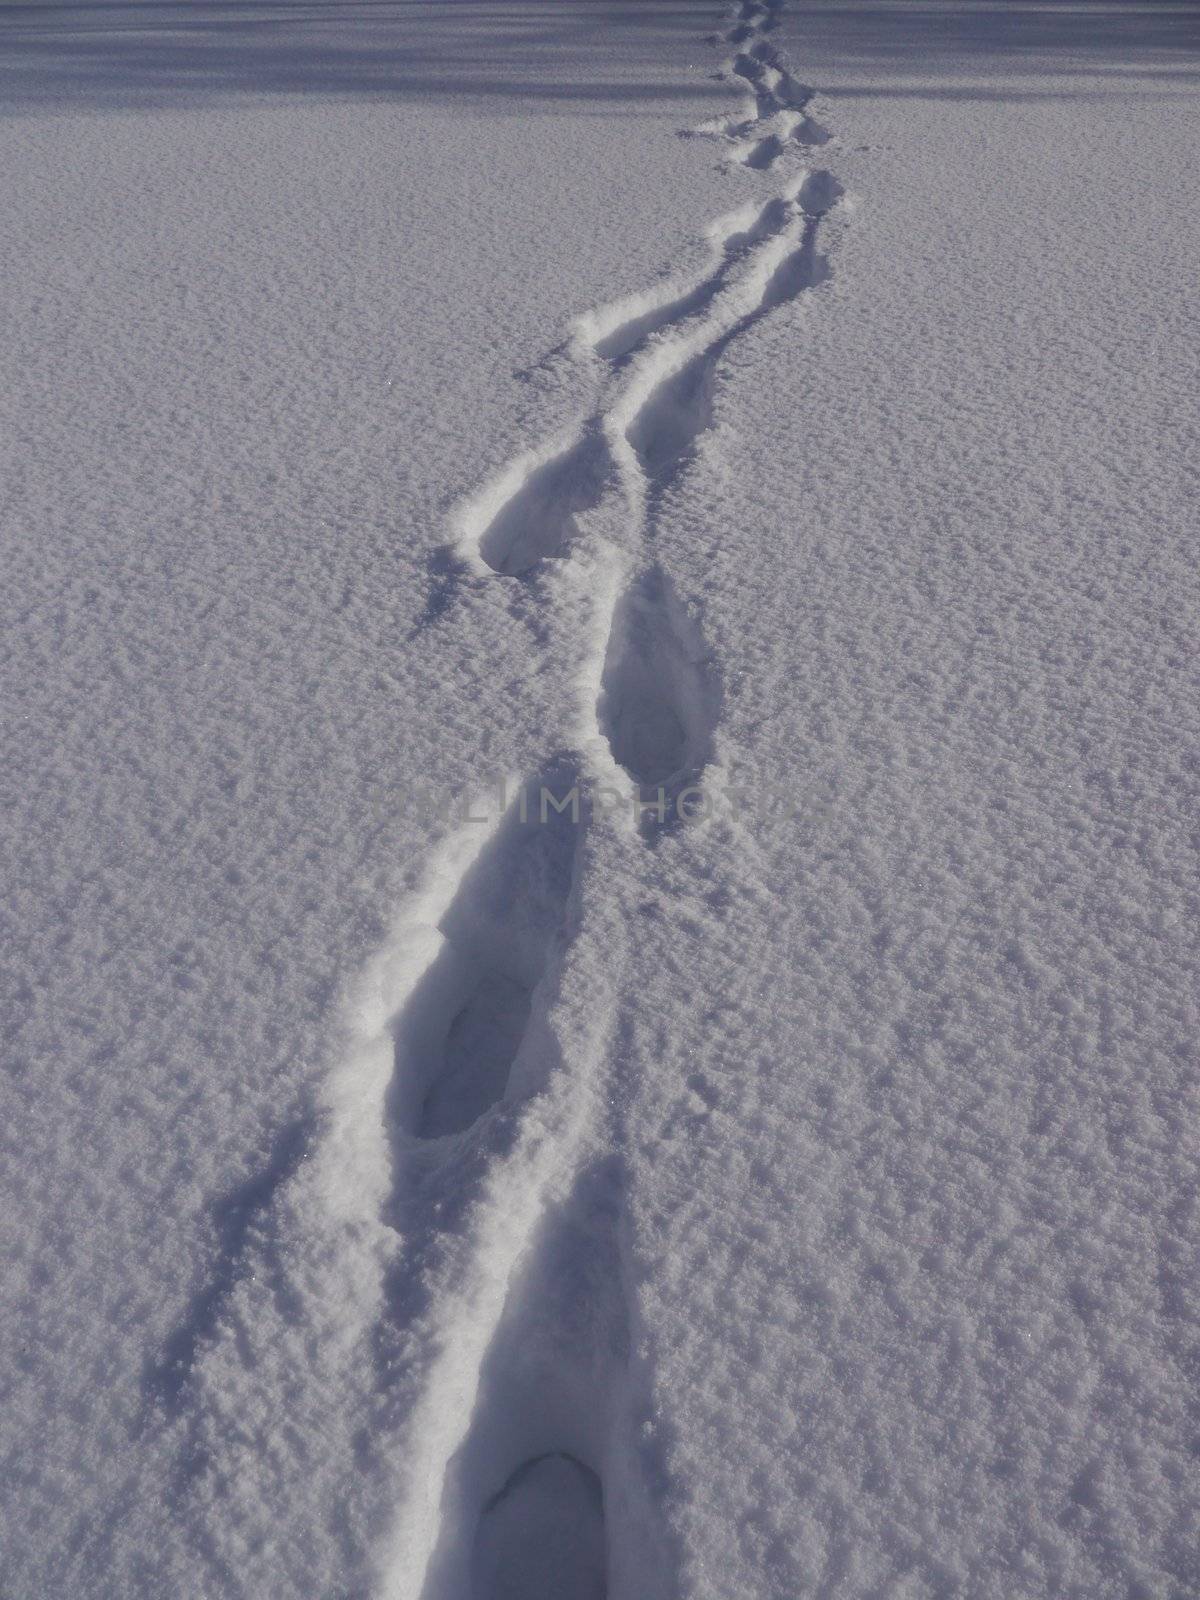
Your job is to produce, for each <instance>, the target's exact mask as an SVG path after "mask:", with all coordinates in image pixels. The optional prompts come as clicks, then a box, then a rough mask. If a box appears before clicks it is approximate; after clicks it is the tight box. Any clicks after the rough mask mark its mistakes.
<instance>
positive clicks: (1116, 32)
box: [0, 0, 1200, 115]
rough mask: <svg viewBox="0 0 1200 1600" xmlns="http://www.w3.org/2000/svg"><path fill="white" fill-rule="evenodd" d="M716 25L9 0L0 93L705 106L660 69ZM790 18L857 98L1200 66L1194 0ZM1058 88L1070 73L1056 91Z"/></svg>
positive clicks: (128, 99) (593, 13) (64, 102)
mask: <svg viewBox="0 0 1200 1600" xmlns="http://www.w3.org/2000/svg"><path fill="white" fill-rule="evenodd" d="M706 22H710V14H709V13H708V11H707V9H706V8H705V7H702V6H700V5H689V4H680V5H674V6H650V5H629V4H627V5H619V4H617V5H614V4H605V3H603V0H519V3H514V0H463V3H461V4H449V3H445V0H443V3H422V0H323V3H317V4H313V5H308V6H300V5H296V4H294V3H291V0H288V3H271V0H229V3H225V4H220V3H214V0H177V3H172V4H164V3H163V0H131V3H110V0H100V3H99V4H94V5H93V4H86V5H58V4H50V5H44V6H42V5H20V6H6V7H4V8H3V10H2V11H0V91H2V92H0V107H2V108H3V110H4V111H6V112H8V113H9V114H13V113H20V112H21V111H27V110H30V109H33V108H36V107H42V108H49V109H52V108H55V107H59V108H63V109H68V110H80V109H119V108H121V107H123V106H128V105H159V106H180V105H184V104H191V103H203V102H204V101H206V100H215V99H226V98H230V97H232V98H245V97H252V98H254V99H255V100H258V101H262V100H265V99H270V98H272V97H280V96H292V95H316V96H321V97H326V98H350V99H358V100H362V99H377V98H381V97H382V98H387V99H409V100H433V101H438V102H442V103H445V104H448V105H449V104H454V103H468V102H472V101H476V102H480V103H486V104H487V105H488V107H489V109H490V110H491V111H493V112H499V113H502V114H515V115H529V114H531V113H537V114H545V113H547V112H552V111H554V110H556V109H563V110H570V111H571V112H572V113H573V114H575V115H578V114H579V112H580V111H582V110H585V109H590V110H593V111H597V112H611V111H620V110H621V109H622V108H623V107H625V106H628V105H630V104H653V103H655V102H661V103H664V104H666V103H669V102H670V101H672V100H677V101H681V100H682V99H683V98H685V97H686V98H687V100H688V101H689V103H690V104H691V106H692V108H693V109H694V102H695V96H696V95H709V96H711V97H712V98H713V99H714V100H719V101H721V102H724V101H725V100H727V98H728V89H729V86H728V83H727V82H725V81H720V80H719V78H718V80H711V79H710V80H704V79H701V78H699V77H696V78H693V79H691V80H688V81H687V82H686V85H684V84H681V85H680V86H673V85H671V84H667V83H664V82H663V78H662V55H663V52H664V50H666V49H672V50H675V49H678V48H679V46H680V45H681V44H682V43H683V42H685V41H689V42H690V41H691V40H693V39H694V38H696V37H697V35H698V34H700V33H701V32H703V29H704V26H705V24H706ZM787 23H788V27H789V29H790V30H793V31H795V32H796V33H797V34H798V35H799V36H800V37H802V38H803V39H804V40H805V41H806V43H807V45H808V48H809V50H810V52H811V53H813V54H825V55H827V56H830V57H832V58H835V59H842V60H854V61H855V62H859V63H861V65H862V69H863V73H864V82H863V89H862V92H864V93H867V92H870V93H878V92H880V91H881V90H882V91H884V92H888V85H887V83H886V78H887V75H888V74H889V73H893V72H894V73H899V74H903V75H904V76H905V77H906V78H911V77H912V75H913V74H914V71H917V70H919V73H920V76H921V77H922V78H923V79H924V80H926V81H925V83H924V85H916V86H913V87H911V88H910V87H909V86H908V85H905V86H904V87H903V88H893V89H892V90H891V91H890V92H893V93H897V94H920V95H928V94H929V93H930V92H931V90H930V87H929V84H928V80H929V78H930V77H932V76H936V75H937V74H939V73H946V74H954V73H955V72H962V71H964V70H969V72H970V74H971V76H972V77H973V78H974V79H975V80H976V81H975V82H974V83H973V84H971V85H959V86H956V87H955V88H954V89H953V90H951V91H948V92H951V93H953V94H954V95H955V96H961V97H966V98H1008V97H1009V91H1008V90H1007V89H1006V88H1005V87H1004V86H1003V85H999V84H998V85H997V86H996V87H995V88H990V87H989V86H988V85H987V84H986V83H981V82H980V81H979V72H980V63H981V61H982V62H985V63H987V66H988V68H989V69H990V68H991V67H992V66H994V68H995V70H996V72H997V73H998V74H999V73H1013V72H1020V73H1022V74H1033V73H1045V74H1054V75H1056V76H1058V77H1059V78H1065V77H1068V76H1069V75H1071V74H1096V73H1106V72H1107V73H1114V74H1118V75H1119V76H1120V77H1121V78H1122V79H1123V80H1127V81H1128V83H1129V86H1130V90H1131V92H1138V93H1146V92H1149V90H1150V87H1151V85H1152V83H1153V80H1155V79H1161V80H1163V81H1164V82H1174V83H1176V84H1180V83H1181V82H1182V81H1183V80H1184V79H1190V78H1194V77H1196V76H1200V15H1198V13H1197V8H1196V7H1195V6H1194V5H1192V4H1184V3H1182V0H1175V3H1171V0H1145V3H1141V0H1124V3H1119V4H1114V5H1105V4H1101V3H1099V0H1092V3H1084V4H1080V5H1077V6H1071V7H1063V6H1056V5H1050V4H1040V3H1027V4H1022V3H1019V0H1018V3H1017V4H1011V5H1000V4H996V3H990V4H971V3H969V0H968V3H963V0H947V3H945V4H940V5H939V4H911V5H906V4H894V5H879V4H863V5H853V4H848V5H844V6H830V5H827V4H809V5H804V4H797V5H794V6H792V7H791V8H790V9H789V12H788V16H787ZM842 92H843V93H849V92H853V91H852V90H848V89H846V88H845V87H843V90H842ZM1031 92H1032V91H1029V90H1028V89H1025V90H1023V91H1021V93H1023V94H1029V93H1031ZM1064 92H1069V91H1064V89H1063V87H1062V85H1061V84H1059V85H1057V86H1055V87H1053V88H1050V87H1048V88H1047V90H1046V93H1047V94H1048V95H1059V94H1062V93H1064Z"/></svg>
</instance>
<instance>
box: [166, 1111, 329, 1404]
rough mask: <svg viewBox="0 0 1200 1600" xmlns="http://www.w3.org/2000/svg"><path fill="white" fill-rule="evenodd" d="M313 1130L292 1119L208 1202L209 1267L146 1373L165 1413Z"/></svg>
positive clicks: (178, 1397) (308, 1122)
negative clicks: (253, 1165) (260, 1158)
mask: <svg viewBox="0 0 1200 1600" xmlns="http://www.w3.org/2000/svg"><path fill="white" fill-rule="evenodd" d="M312 1133H313V1120H312V1118H311V1116H309V1115H304V1116H300V1117H297V1118H295V1119H293V1120H292V1121H291V1122H289V1123H288V1124H287V1125H286V1126H285V1127H284V1128H283V1129H282V1130H281V1131H280V1133H279V1134H278V1135H277V1136H276V1138H275V1140H274V1142H273V1143H272V1145H271V1147H270V1149H269V1151H268V1153H267V1158H266V1161H265V1162H264V1163H263V1165H262V1167H261V1168H260V1170H259V1171H257V1172H256V1173H254V1174H253V1175H252V1176H251V1177H249V1178H247V1179H246V1180H245V1181H244V1182H242V1183H240V1184H238V1185H237V1186H236V1187H235V1188H233V1189H231V1190H230V1191H229V1193H228V1194H226V1195H224V1196H222V1198H221V1199H219V1200H217V1201H216V1202H215V1203H214V1204H213V1206H212V1208H211V1218H212V1227H213V1231H214V1233H215V1234H216V1249H215V1254H214V1259H213V1263H212V1266H211V1267H210V1268H209V1271H208V1273H207V1276H206V1277H205V1279H204V1281H203V1283H202V1284H201V1285H200V1287H199V1288H198V1289H197V1290H196V1291H195V1293H194V1294H193V1295H192V1298H191V1300H190V1301H189V1302H188V1305H187V1308H186V1310H185V1311H184V1314H183V1316H182V1317H181V1318H180V1320H179V1322H178V1324H177V1325H176V1327H175V1328H174V1330H173V1331H172V1332H171V1333H170V1334H169V1335H168V1337H167V1338H166V1340H165V1341H164V1343H163V1347H162V1350H161V1353H160V1354H159V1356H158V1359H157V1360H156V1361H154V1362H152V1363H151V1365H150V1366H149V1368H148V1370H147V1372H146V1375H145V1388H146V1391H147V1394H148V1395H149V1397H151V1398H152V1399H157V1400H159V1401H160V1402H161V1403H162V1404H163V1405H164V1406H165V1407H166V1409H167V1411H168V1412H170V1413H175V1412H177V1411H179V1410H180V1409H181V1408H182V1405H183V1401H184V1396H185V1393H186V1386H187V1380H188V1378H189V1377H190V1375H191V1371H192V1367H193V1366H194V1364H195V1360H196V1354H197V1351H198V1349H199V1347H200V1345H201V1344H202V1343H203V1342H204V1341H205V1340H206V1339H208V1338H209V1337H210V1335H211V1334H212V1333H213V1332H214V1331H215V1329H216V1326H217V1323H218V1321H219V1319H220V1316H221V1310H222V1307H223V1306H224V1304H225V1301H226V1300H227V1299H228V1297H229V1294H230V1292H231V1291H232V1289H233V1288H234V1286H235V1285H236V1283H237V1281H238V1278H239V1276H240V1275H241V1273H242V1271H243V1269H244V1263H245V1260H246V1256H247V1253H248V1250H249V1248H250V1246H251V1242H252V1240H253V1239H255V1238H257V1234H258V1230H259V1228H260V1225H261V1224H262V1222H263V1220H264V1218H265V1216H266V1214H267V1212H268V1211H269V1210H270V1207H271V1204H272V1202H273V1201H274V1199H275V1196H276V1195H277V1194H278V1193H279V1191H280V1189H281V1188H282V1187H283V1186H284V1184H285V1183H287V1182H288V1180H289V1179H290V1178H291V1177H292V1176H293V1175H294V1174H295V1172H296V1171H297V1170H298V1168H299V1166H300V1163H301V1162H302V1161H303V1160H304V1157H305V1155H306V1153H307V1151H308V1148H309V1144H310V1141H311V1138H312Z"/></svg>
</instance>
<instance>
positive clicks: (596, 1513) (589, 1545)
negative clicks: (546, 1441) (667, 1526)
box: [471, 1452, 608, 1600]
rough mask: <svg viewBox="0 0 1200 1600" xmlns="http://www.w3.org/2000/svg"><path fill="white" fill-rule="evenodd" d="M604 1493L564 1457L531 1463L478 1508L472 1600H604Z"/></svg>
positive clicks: (537, 1458) (588, 1472)
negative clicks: (481, 1510) (480, 1509)
mask: <svg viewBox="0 0 1200 1600" xmlns="http://www.w3.org/2000/svg"><path fill="white" fill-rule="evenodd" d="M607 1593H608V1583H607V1576H606V1564H605V1555H604V1494H603V1490H602V1489H601V1485H600V1480H599V1478H598V1477H597V1476H596V1474H595V1473H594V1472H593V1471H592V1470H591V1468H590V1467H586V1466H584V1464H583V1462H582V1461H579V1460H577V1459H576V1458H575V1457H574V1456H572V1455H567V1454H566V1453H565V1452H556V1453H553V1454H549V1455H542V1456H535V1457H534V1458H533V1459H532V1460H530V1461H526V1462H524V1463H523V1464H522V1465H521V1466H519V1467H518V1468H517V1470H516V1471H515V1472H514V1473H513V1474H512V1475H511V1477H510V1478H509V1479H508V1481H507V1482H506V1483H505V1485H504V1487H503V1488H502V1489H501V1490H500V1491H499V1492H498V1493H497V1494H496V1495H494V1496H493V1497H492V1499H491V1500H490V1501H489V1502H488V1503H487V1505H486V1506H485V1507H484V1509H483V1513H482V1515H481V1517H480V1519H479V1527H478V1530H477V1532H476V1535H475V1544H474V1549H473V1551H472V1558H471V1596H472V1600H605V1596H606V1595H607Z"/></svg>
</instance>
